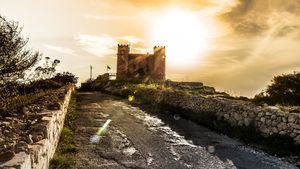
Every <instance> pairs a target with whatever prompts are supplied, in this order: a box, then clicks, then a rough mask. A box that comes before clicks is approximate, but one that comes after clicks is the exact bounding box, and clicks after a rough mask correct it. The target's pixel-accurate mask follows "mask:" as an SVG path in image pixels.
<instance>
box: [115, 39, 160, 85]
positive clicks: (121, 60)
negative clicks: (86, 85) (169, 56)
mask: <svg viewBox="0 0 300 169" xmlns="http://www.w3.org/2000/svg"><path fill="white" fill-rule="evenodd" d="M165 51H166V47H165V46H155V47H154V49H153V54H149V53H147V54H138V53H130V46H129V45H123V44H119V45H118V54H117V79H118V80H128V79H141V80H159V81H161V80H165V66H166V53H165Z"/></svg>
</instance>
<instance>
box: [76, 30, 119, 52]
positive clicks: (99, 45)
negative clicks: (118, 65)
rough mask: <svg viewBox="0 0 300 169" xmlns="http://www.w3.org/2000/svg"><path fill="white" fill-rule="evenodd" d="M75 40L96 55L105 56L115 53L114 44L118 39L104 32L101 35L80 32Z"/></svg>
mask: <svg viewBox="0 0 300 169" xmlns="http://www.w3.org/2000/svg"><path fill="white" fill-rule="evenodd" d="M75 40H77V42H78V43H79V45H80V46H82V47H83V49H84V50H85V51H86V52H88V53H90V54H93V55H95V56H98V57H104V56H106V55H111V54H113V53H115V50H114V45H115V44H116V41H115V39H114V38H112V37H110V36H108V35H106V34H102V35H100V36H93V35H88V34H78V35H77V36H76V37H75Z"/></svg>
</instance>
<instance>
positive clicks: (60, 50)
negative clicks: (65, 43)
mask: <svg viewBox="0 0 300 169" xmlns="http://www.w3.org/2000/svg"><path fill="white" fill-rule="evenodd" d="M44 47H45V48H46V49H48V50H52V51H55V52H58V53H62V54H68V55H73V54H74V50H72V49H69V48H66V47H61V46H54V45H49V44H45V45H44Z"/></svg>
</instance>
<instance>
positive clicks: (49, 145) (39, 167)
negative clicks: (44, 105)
mask: <svg viewBox="0 0 300 169" xmlns="http://www.w3.org/2000/svg"><path fill="white" fill-rule="evenodd" d="M73 89H74V88H73V87H72V88H70V89H69V91H68V92H67V94H66V96H65V100H64V102H63V105H62V106H61V108H60V110H57V111H44V112H42V113H41V114H43V115H44V117H43V120H44V121H45V123H46V124H45V128H44V133H46V136H47V137H46V138H45V139H43V140H41V141H39V142H36V143H34V144H32V145H29V150H30V151H29V153H25V152H19V153H18V154H16V155H15V156H14V158H13V159H11V160H9V161H7V162H5V163H2V164H0V168H5V169H6V168H7V169H8V168H9V169H11V168H18V169H29V168H32V169H47V168H48V167H49V161H50V159H51V158H52V157H53V155H54V153H55V149H56V146H57V144H58V141H59V137H60V132H61V130H62V128H63V125H64V119H65V115H66V113H67V108H68V104H69V101H70V98H71V93H72V91H73Z"/></svg>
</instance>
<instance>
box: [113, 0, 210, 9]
mask: <svg viewBox="0 0 300 169" xmlns="http://www.w3.org/2000/svg"><path fill="white" fill-rule="evenodd" d="M112 2H113V3H118V4H120V3H123V4H129V5H131V6H135V7H138V8H157V7H164V6H174V5H178V6H184V7H188V8H190V9H199V8H204V7H206V6H210V5H212V4H213V1H209V0H189V1H182V0H163V1H162V0H151V1H145V0H123V1H119V0H113V1H112Z"/></svg>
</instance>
